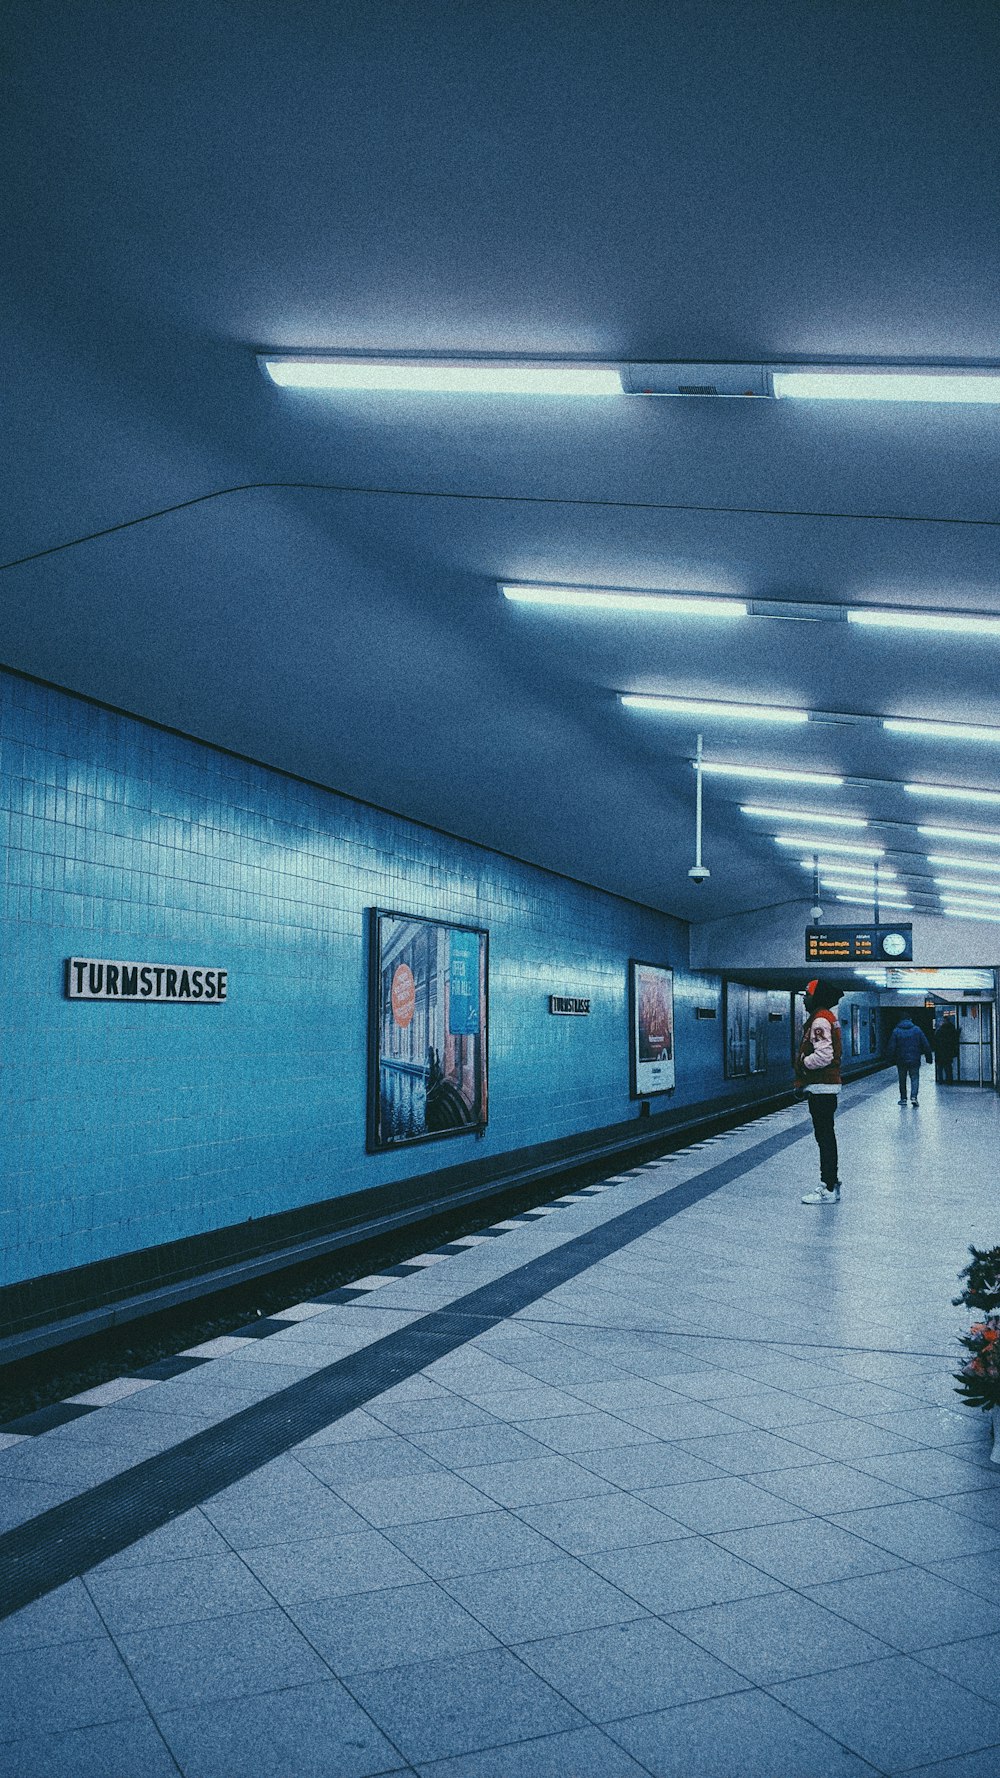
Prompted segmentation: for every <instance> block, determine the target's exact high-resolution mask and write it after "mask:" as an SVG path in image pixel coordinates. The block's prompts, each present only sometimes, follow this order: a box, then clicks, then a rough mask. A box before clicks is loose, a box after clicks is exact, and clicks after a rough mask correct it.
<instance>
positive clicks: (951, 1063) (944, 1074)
mask: <svg viewBox="0 0 1000 1778" xmlns="http://www.w3.org/2000/svg"><path fill="white" fill-rule="evenodd" d="M954 1068H955V1058H954V1056H942V1057H941V1058H940V1060H939V1061H938V1065H937V1078H938V1080H939V1081H941V1082H942V1083H944V1084H946V1085H948V1086H950V1087H953V1086H954V1085H955V1076H954Z"/></svg>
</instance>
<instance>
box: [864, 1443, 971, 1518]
mask: <svg viewBox="0 0 1000 1778" xmlns="http://www.w3.org/2000/svg"><path fill="white" fill-rule="evenodd" d="M858 1468H859V1469H860V1470H864V1472H865V1473H866V1474H867V1475H873V1476H881V1477H882V1478H883V1479H884V1480H885V1481H887V1482H892V1483H894V1484H895V1486H896V1487H897V1488H903V1489H905V1490H906V1492H907V1493H908V1494H917V1495H921V1496H924V1497H927V1498H931V1497H933V1496H934V1495H939V1494H953V1493H957V1492H959V1491H960V1490H961V1489H963V1488H968V1489H973V1488H975V1489H981V1488H987V1489H989V1487H990V1483H989V1480H988V1478H987V1479H984V1477H983V1475H982V1472H981V1471H979V1470H977V1469H976V1468H974V1467H973V1465H971V1464H970V1463H969V1462H968V1461H967V1460H966V1459H965V1458H964V1457H962V1456H960V1455H959V1454H958V1452H957V1451H954V1450H948V1451H941V1450H931V1449H929V1448H928V1449H922V1450H919V1451H901V1452H897V1453H895V1454H894V1455H892V1456H888V1457H861V1458H859V1459H858ZM994 1487H1000V1478H998V1481H997V1483H995V1484H994ZM858 1504H859V1505H861V1504H864V1503H863V1502H859V1503H858ZM871 1504H872V1505H873V1506H874V1505H876V1504H877V1502H875V1501H872V1502H871ZM845 1510H846V1509H845Z"/></svg>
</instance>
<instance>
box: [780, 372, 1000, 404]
mask: <svg viewBox="0 0 1000 1778" xmlns="http://www.w3.org/2000/svg"><path fill="white" fill-rule="evenodd" d="M771 383H772V387H773V390H774V393H775V395H777V396H778V397H779V398H780V397H784V396H797V397H799V398H800V399H804V400H806V401H949V402H951V401H963V402H968V401H972V402H997V401H1000V375H998V374H997V372H996V371H982V370H930V369H924V370H903V369H896V370H893V369H889V368H886V369H884V370H880V369H873V368H865V367H863V366H861V365H843V366H837V367H836V368H833V367H831V368H830V369H822V368H818V367H817V368H812V369H808V368H803V369H802V370H776V371H774V372H773V373H772V377H771Z"/></svg>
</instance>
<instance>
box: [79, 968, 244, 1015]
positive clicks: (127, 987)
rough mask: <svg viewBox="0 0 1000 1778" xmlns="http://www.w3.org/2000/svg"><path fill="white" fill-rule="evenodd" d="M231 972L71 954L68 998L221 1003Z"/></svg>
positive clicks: (193, 1003)
mask: <svg viewBox="0 0 1000 1778" xmlns="http://www.w3.org/2000/svg"><path fill="white" fill-rule="evenodd" d="M228 981H229V972H228V970H225V969H206V968H205V967H204V965H203V964H202V965H199V966H198V967H197V968H195V967H194V966H193V965H192V964H190V963H121V962H117V961H115V960H113V959H111V960H109V959H108V958H107V957H67V959H66V998H67V1000H155V1001H163V1000H169V1001H177V1002H181V1001H183V1002H184V1003H185V1004H187V1003H190V1004H191V1005H197V1004H200V1005H202V1006H218V1005H219V1004H220V1002H221V1001H223V1000H225V998H226V993H227V989H228Z"/></svg>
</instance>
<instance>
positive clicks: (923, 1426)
mask: <svg viewBox="0 0 1000 1778" xmlns="http://www.w3.org/2000/svg"><path fill="white" fill-rule="evenodd" d="M873 1423H874V1424H875V1425H877V1426H881V1427H884V1429H885V1431H886V1432H901V1433H902V1434H903V1436H904V1437H905V1438H912V1439H915V1440H916V1442H917V1443H918V1444H921V1445H943V1446H945V1447H946V1448H950V1447H951V1446H952V1445H970V1444H971V1445H974V1444H978V1443H979V1440H980V1437H981V1427H980V1426H979V1425H978V1423H977V1421H976V1419H975V1418H974V1416H973V1415H972V1414H971V1413H969V1411H968V1409H966V1410H965V1412H964V1413H963V1412H961V1411H956V1410H955V1409H954V1408H939V1407H921V1406H919V1405H918V1404H916V1403H914V1404H911V1405H910V1406H909V1407H906V1408H902V1409H899V1408H897V1410H896V1411H895V1412H894V1413H887V1414H879V1415H878V1416H877V1417H876V1419H875V1421H874V1422H873Z"/></svg>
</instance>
